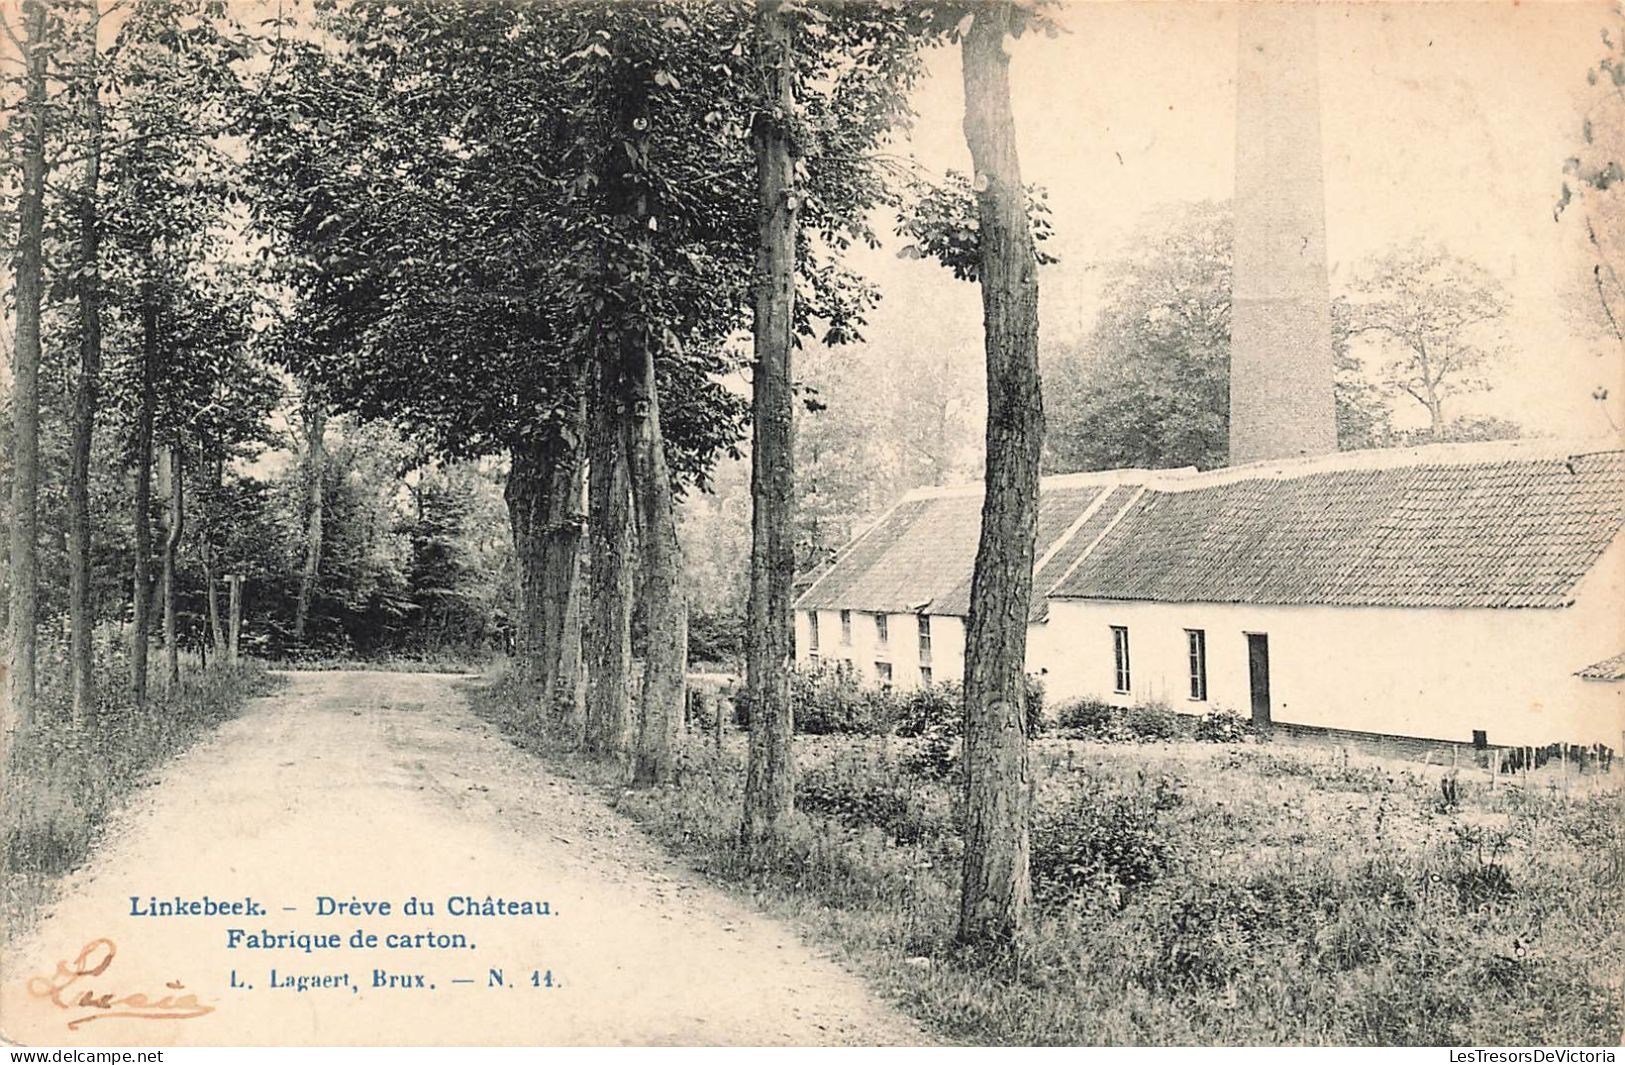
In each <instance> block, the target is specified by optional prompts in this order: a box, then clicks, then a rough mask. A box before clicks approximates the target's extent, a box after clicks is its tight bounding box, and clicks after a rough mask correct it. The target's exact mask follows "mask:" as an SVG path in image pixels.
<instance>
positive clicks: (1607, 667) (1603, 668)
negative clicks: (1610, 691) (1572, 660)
mask: <svg viewBox="0 0 1625 1065" xmlns="http://www.w3.org/2000/svg"><path fill="white" fill-rule="evenodd" d="M1575 676H1577V677H1584V678H1585V679H1586V680H1625V651H1621V652H1620V653H1619V654H1617V655H1615V656H1614V657H1612V658H1605V659H1603V660H1602V661H1601V662H1593V663H1592V664H1591V665H1589V666H1587V667H1585V668H1584V669H1582V670H1579V671H1578V672H1577V673H1575Z"/></svg>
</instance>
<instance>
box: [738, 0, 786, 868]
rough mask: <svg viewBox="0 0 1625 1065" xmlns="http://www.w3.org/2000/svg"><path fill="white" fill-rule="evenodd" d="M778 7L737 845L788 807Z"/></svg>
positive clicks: (764, 10)
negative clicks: (745, 739) (746, 729)
mask: <svg viewBox="0 0 1625 1065" xmlns="http://www.w3.org/2000/svg"><path fill="white" fill-rule="evenodd" d="M789 17H790V16H789V13H788V12H787V10H786V7H785V4H784V3H783V0H759V2H758V4H757V8H756V61H757V67H758V75H757V77H758V81H759V92H760V98H761V101H762V106H761V107H760V108H759V109H758V110H757V112H756V119H755V123H754V129H753V130H752V142H753V145H754V147H755V155H756V198H757V206H756V209H757V214H758V218H757V234H758V236H757V240H758V244H757V249H756V291H755V308H754V310H755V323H754V340H755V355H756V357H755V362H754V364H753V365H752V368H751V410H752V420H751V425H752V436H751V555H750V604H749V618H748V624H747V625H746V628H745V648H746V660H745V673H746V682H747V684H748V687H749V691H750V706H751V715H750V754H749V758H748V761H747V764H746V770H745V819H744V825H743V835H744V839H745V841H746V843H747V845H751V844H755V843H756V842H758V841H760V840H763V839H768V838H772V837H774V836H776V835H777V834H778V832H779V830H780V826H781V825H782V823H783V822H784V821H785V819H786V818H787V817H788V816H789V814H790V810H791V806H792V803H793V799H794V781H795V764H794V759H793V754H794V752H793V748H792V745H791V741H792V739H793V738H794V737H793V733H794V722H793V713H794V711H793V708H792V707H791V705H790V677H789V669H790V659H791V657H792V656H793V655H794V653H795V646H794V632H795V630H794V628H793V627H792V615H791V609H790V604H791V600H792V598H793V588H794V585H795V575H796V569H795V567H796V559H795V549H794V547H795V545H794V539H793V537H794V530H793V526H792V509H793V506H794V502H795V469H794V463H795V440H794V436H793V430H794V421H793V416H794V396H793V381H794V378H793V377H792V372H791V351H792V345H793V343H794V340H795V274H796V248H795V244H796V226H797V222H796V209H797V207H798V206H799V203H798V199H797V191H796V186H795V157H794V137H793V135H792V130H791V122H792V120H793V119H794V117H795V115H796V100H795V66H794V59H793V56H792V54H791V28H790V25H789Z"/></svg>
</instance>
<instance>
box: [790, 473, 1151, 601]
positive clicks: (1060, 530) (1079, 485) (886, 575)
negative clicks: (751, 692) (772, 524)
mask: <svg viewBox="0 0 1625 1065" xmlns="http://www.w3.org/2000/svg"><path fill="white" fill-rule="evenodd" d="M1138 472H1139V471H1129V472H1128V474H1127V475H1130V476H1132V475H1133V474H1137V473H1138ZM1122 476H1124V475H1121V474H1117V473H1112V474H1104V475H1100V476H1098V477H1087V476H1085V477H1081V478H1080V477H1079V476H1077V475H1069V476H1063V477H1050V478H1045V479H1044V481H1043V482H1042V485H1041V490H1040V493H1039V501H1038V535H1037V537H1036V540H1035V544H1036V546H1035V554H1034V560H1035V561H1038V560H1042V559H1043V558H1044V556H1045V555H1046V554H1049V553H1050V550H1051V548H1053V547H1054V546H1055V545H1056V543H1057V541H1060V540H1062V539H1063V538H1065V537H1066V536H1067V534H1068V533H1069V532H1072V531H1073V530H1074V527H1075V526H1077V524H1078V521H1079V519H1080V518H1082V517H1083V516H1084V514H1085V513H1087V512H1088V511H1089V508H1090V506H1091V504H1093V503H1094V502H1095V501H1096V500H1098V499H1101V498H1102V497H1105V496H1108V495H1116V493H1122V492H1123V489H1122V488H1121V487H1118V482H1119V481H1120V480H1121V479H1122ZM1117 498H1118V499H1119V500H1122V499H1126V498H1127V494H1126V493H1125V494H1123V495H1120V496H1117ZM1118 506H1119V507H1121V502H1119V503H1118ZM1084 524H1085V525H1087V524H1088V522H1085V523H1084ZM981 527H982V494H981V491H980V488H979V487H977V488H974V489H971V488H958V489H935V490H927V491H922V492H917V493H914V494H911V495H909V496H908V497H906V498H905V499H904V500H903V501H902V502H901V503H899V504H897V506H895V507H893V508H892V509H891V510H890V511H888V512H887V513H886V514H885V515H884V516H883V517H881V519H880V520H879V521H878V522H876V523H875V525H874V526H872V527H871V528H870V529H869V530H868V531H867V532H865V533H863V534H861V535H860V536H858V537H857V539H855V540H854V541H853V542H852V543H851V544H850V545H848V546H847V547H846V549H844V550H843V551H842V552H841V554H840V555H839V556H838V557H837V558H836V559H835V562H834V564H833V565H831V566H830V567H829V568H828V569H827V570H825V571H824V573H823V575H822V576H820V577H819V578H818V579H817V580H816V581H815V582H814V583H813V584H812V586H811V587H809V588H808V589H807V590H806V591H805V592H803V593H802V595H801V597H800V599H798V600H797V602H796V606H797V607H799V608H801V609H804V610H812V609H816V610H872V611H884V612H887V613H906V612H910V611H915V610H919V609H922V608H923V607H926V606H928V607H929V611H930V613H933V614H957V615H960V616H963V615H964V614H966V613H967V612H968V611H969V610H970V583H971V573H972V571H973V570H974V569H975V565H976V546H977V541H978V539H979V537H980V535H981ZM1066 542H1067V543H1070V542H1071V541H1070V540H1067V541H1066ZM1043 572H1044V573H1048V574H1053V575H1054V576H1059V575H1060V574H1061V572H1062V570H1061V569H1059V568H1056V567H1055V566H1054V565H1050V566H1045V567H1043ZM1043 593H1044V589H1043V585H1042V584H1039V583H1036V582H1035V584H1034V586H1033V599H1034V603H1035V605H1041V603H1042V598H1043Z"/></svg>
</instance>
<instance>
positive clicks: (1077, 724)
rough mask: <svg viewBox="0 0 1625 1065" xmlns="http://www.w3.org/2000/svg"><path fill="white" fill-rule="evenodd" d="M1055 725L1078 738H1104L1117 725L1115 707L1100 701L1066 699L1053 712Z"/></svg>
mask: <svg viewBox="0 0 1625 1065" xmlns="http://www.w3.org/2000/svg"><path fill="white" fill-rule="evenodd" d="M1055 718H1056V724H1058V725H1060V727H1061V728H1063V729H1065V730H1067V731H1068V732H1071V733H1075V734H1077V735H1079V736H1088V737H1105V736H1106V735H1107V734H1108V733H1110V732H1111V731H1112V729H1113V728H1115V726H1116V723H1117V707H1115V706H1113V705H1112V704H1111V703H1108V702H1103V701H1102V700H1100V699H1090V698H1083V699H1068V700H1067V701H1066V702H1064V703H1062V704H1061V705H1060V706H1059V707H1057V708H1056V711H1055Z"/></svg>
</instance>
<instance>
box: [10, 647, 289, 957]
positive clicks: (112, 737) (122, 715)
mask: <svg viewBox="0 0 1625 1065" xmlns="http://www.w3.org/2000/svg"><path fill="white" fill-rule="evenodd" d="M120 665H121V663H117V662H113V663H103V666H104V668H103V669H102V670H99V672H98V678H97V679H98V681H99V682H100V684H99V687H100V689H101V698H100V699H99V700H98V705H97V707H96V712H95V714H94V715H93V716H92V718H91V719H90V721H88V722H87V723H86V724H85V725H83V726H82V727H79V728H75V727H74V726H73V724H72V723H71V722H70V720H69V716H70V715H69V712H68V706H67V693H66V691H65V690H64V689H63V687H62V686H61V685H51V686H47V687H46V688H45V689H44V690H42V691H41V693H40V698H39V705H38V707H37V721H38V722H40V724H36V726H35V727H34V728H33V729H31V730H30V731H28V732H25V733H23V734H21V735H20V736H19V737H18V739H17V742H16V744H15V746H14V747H13V749H12V752H11V761H10V766H9V767H8V768H9V771H8V772H7V774H6V785H5V787H6V793H5V795H4V803H3V807H0V848H3V850H0V919H3V921H4V929H5V939H8V940H9V939H10V938H12V937H14V936H15V935H17V934H18V933H19V932H21V931H23V930H24V929H26V928H27V927H28V926H29V924H30V923H31V922H32V920H33V919H34V917H35V916H36V915H37V913H38V910H39V908H40V906H41V905H42V904H43V902H44V901H45V900H46V899H47V898H48V897H49V895H50V891H51V888H52V885H53V884H54V883H55V882H56V880H57V879H58V878H59V877H60V876H61V875H62V874H63V873H66V872H67V871H68V870H70V869H72V868H73V867H75V866H76V865H78V864H79V863H80V862H82V861H83V860H84V859H85V857H86V856H87V855H88V854H89V853H90V852H91V850H92V849H93V848H94V846H95V845H96V842H97V840H98V839H99V838H100V832H101V829H102V827H103V825H104V824H105V823H106V821H107V819H108V818H109V817H110V816H111V815H112V814H113V813H114V812H115V811H116V810H117V809H118V808H119V806H120V805H121V803H122V802H123V800H124V798H125V797H126V796H127V795H128V794H129V793H130V792H131V791H133V790H134V789H135V788H136V787H138V786H139V785H140V784H141V783H142V782H143V780H145V779H146V778H147V777H148V775H149V774H150V773H151V771H152V770H154V769H155V768H157V767H158V766H160V765H161V764H163V763H164V762H165V761H167V760H168V759H170V758H172V757H174V756H175V755H176V754H179V753H180V752H181V751H183V750H185V749H186V748H187V747H189V746H191V745H192V744H193V743H195V742H196V741H197V740H199V739H200V738H202V737H203V736H206V735H207V734H208V733H209V732H211V731H212V730H213V729H214V728H216V727H217V726H218V725H220V724H221V723H222V722H224V721H227V720H229V719H230V718H232V717H235V716H236V715H237V713H238V712H239V711H240V710H241V708H242V706H243V704H244V702H245V701H246V700H247V699H249V698H250V697H252V696H256V695H263V694H266V693H267V692H269V691H271V690H273V689H274V688H275V686H276V681H275V678H273V677H272V676H271V675H270V674H269V673H268V672H267V671H266V669H265V667H264V666H263V665H261V664H259V663H257V662H253V661H249V660H245V661H244V662H243V663H242V664H240V665H239V666H237V667H236V668H235V669H226V668H222V667H219V666H214V667H211V668H209V669H196V668H194V669H193V670H191V671H189V672H186V673H184V674H183V680H182V683H181V685H180V686H179V687H178V688H176V689H174V690H165V689H164V688H163V687H162V686H161V685H159V684H158V683H156V682H155V683H154V686H153V689H152V692H151V698H150V699H149V701H148V704H147V707H146V709H145V710H141V711H138V710H136V709H135V708H133V707H132V706H130V705H128V704H126V703H124V702H123V701H122V700H123V698H124V692H123V687H122V685H123V678H124V673H123V672H122V670H121V669H119V668H118V667H119V666H120ZM56 673H57V671H55V670H50V669H46V670H43V671H42V675H43V676H46V677H53V678H54V677H55V675H56Z"/></svg>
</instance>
